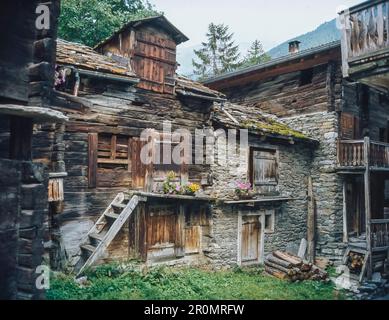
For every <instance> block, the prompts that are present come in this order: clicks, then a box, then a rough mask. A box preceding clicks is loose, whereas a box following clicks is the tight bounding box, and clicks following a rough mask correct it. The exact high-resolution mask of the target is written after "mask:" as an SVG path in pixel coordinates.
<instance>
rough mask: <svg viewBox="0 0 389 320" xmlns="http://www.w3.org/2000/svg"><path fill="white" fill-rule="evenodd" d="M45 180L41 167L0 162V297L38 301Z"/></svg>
mask: <svg viewBox="0 0 389 320" xmlns="http://www.w3.org/2000/svg"><path fill="white" fill-rule="evenodd" d="M46 189H47V179H46V177H45V176H44V174H43V167H42V166H41V165H36V164H32V163H31V162H20V161H14V160H12V161H11V160H4V159H1V160H0V207H1V208H2V210H1V215H0V268H1V272H0V273H1V275H2V276H1V278H0V298H2V299H41V298H43V297H44V291H42V290H38V289H37V288H36V286H35V281H36V278H37V277H38V276H39V274H36V273H35V271H36V268H37V266H39V265H41V264H42V255H43V232H44V227H43V222H44V219H45V217H47V209H46V207H47V191H46Z"/></svg>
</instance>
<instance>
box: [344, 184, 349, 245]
mask: <svg viewBox="0 0 389 320" xmlns="http://www.w3.org/2000/svg"><path fill="white" fill-rule="evenodd" d="M343 242H344V243H348V231H347V180H346V178H343Z"/></svg>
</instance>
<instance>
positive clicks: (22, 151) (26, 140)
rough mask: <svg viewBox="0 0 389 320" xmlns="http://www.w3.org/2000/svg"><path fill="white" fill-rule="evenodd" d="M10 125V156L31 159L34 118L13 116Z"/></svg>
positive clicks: (18, 158)
mask: <svg viewBox="0 0 389 320" xmlns="http://www.w3.org/2000/svg"><path fill="white" fill-rule="evenodd" d="M10 127H11V128H10V129H11V130H10V131H11V136H10V140H9V158H10V159H14V160H25V161H30V160H31V159H32V129H33V121H32V119H29V118H23V117H13V116H12V117H10Z"/></svg>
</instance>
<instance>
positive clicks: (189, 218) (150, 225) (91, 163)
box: [34, 16, 224, 268]
mask: <svg viewBox="0 0 389 320" xmlns="http://www.w3.org/2000/svg"><path fill="white" fill-rule="evenodd" d="M185 40H186V37H185V36H184V35H183V34H181V33H180V32H179V31H178V30H177V29H176V28H174V27H173V26H172V25H171V24H170V22H168V20H167V19H166V18H165V17H163V16H158V17H153V18H148V19H143V20H139V21H135V22H131V23H129V24H128V25H126V26H125V27H124V28H122V29H121V30H120V31H119V32H117V33H115V34H114V35H113V36H112V37H111V38H110V39H107V40H106V41H104V42H103V43H102V44H100V45H99V46H98V47H97V48H96V50H97V51H100V52H103V53H104V54H101V53H98V52H97V51H96V50H94V49H92V48H88V47H86V46H84V45H80V44H76V43H70V42H66V41H63V40H58V43H57V75H56V83H57V91H56V93H55V96H54V103H53V104H54V105H55V108H56V109H57V110H60V111H61V112H63V113H64V114H66V116H67V117H68V118H69V121H68V122H67V124H66V126H65V128H64V130H63V132H56V133H53V132H52V131H51V129H50V128H49V127H47V126H36V127H35V135H34V144H35V149H36V152H35V153H34V158H35V160H36V161H40V162H43V163H46V164H50V162H51V157H52V153H51V150H50V149H48V148H47V141H48V139H49V138H50V136H51V135H52V134H54V135H56V136H57V139H60V140H61V141H62V142H63V144H64V145H65V150H64V152H63V157H62V159H63V162H64V164H65V171H66V175H67V176H66V177H64V176H61V174H60V173H58V172H57V174H53V175H52V177H53V180H55V181H56V182H55V183H54V185H55V186H56V187H54V188H55V190H56V192H54V193H53V194H54V196H53V197H52V199H51V202H52V205H51V207H50V211H51V212H50V215H51V218H52V221H53V225H52V230H53V231H52V234H53V240H54V241H53V242H54V245H55V248H53V250H52V256H53V259H52V265H53V267H57V268H60V267H63V264H61V261H63V260H68V261H70V262H71V263H72V264H74V263H76V261H77V260H78V259H79V258H80V257H81V261H80V263H81V264H80V266H79V267H83V266H84V267H85V266H87V265H91V264H92V263H94V262H96V260H104V259H105V260H106V259H108V260H109V259H130V258H138V257H140V258H142V260H144V261H154V260H157V261H159V260H163V259H168V258H169V259H176V258H181V257H184V256H191V255H195V254H197V255H199V254H201V248H202V245H203V241H202V238H204V239H205V238H206V232H207V228H208V227H209V211H208V207H207V206H206V205H204V204H206V203H208V200H209V197H206V196H204V198H202V197H197V198H194V197H185V196H181V197H166V196H162V195H161V194H156V193H155V191H156V190H158V191H160V189H161V184H162V183H163V182H164V180H165V179H166V175H167V173H168V172H171V171H173V172H175V174H176V182H177V183H181V184H183V185H184V184H186V183H190V182H195V183H198V184H199V185H201V186H203V188H205V187H206V186H207V185H208V184H209V181H208V180H209V179H208V175H209V166H207V165H196V164H186V163H183V164H182V165H175V164H171V165H169V164H167V165H159V164H153V163H151V164H150V165H144V164H143V163H142V162H141V159H140V152H141V149H142V147H143V146H144V145H145V144H146V143H145V142H144V141H141V139H140V135H141V133H142V132H143V131H144V130H146V129H154V130H156V131H157V132H159V137H158V138H156V140H155V144H157V145H161V146H162V145H164V144H166V143H170V144H172V145H171V147H174V146H175V145H176V144H177V142H174V143H173V142H172V139H171V134H167V133H166V134H165V133H163V129H164V127H163V122H164V121H169V120H170V121H171V126H172V130H173V131H174V130H176V129H179V128H181V129H182V128H184V129H187V130H188V131H189V132H192V133H194V130H195V129H198V128H200V129H201V128H203V127H210V126H211V124H212V122H211V110H212V108H213V103H214V102H215V101H223V100H224V98H223V95H222V94H220V93H218V92H216V91H214V90H211V89H209V88H207V87H205V86H203V85H201V84H199V83H195V82H193V81H191V80H189V79H186V78H183V77H180V76H177V75H176V73H175V70H176V67H177V63H176V45H178V44H179V43H181V42H182V41H185ZM179 142H180V141H178V143H179ZM58 190H59V191H60V192H57V191H58ZM114 199H115V200H114ZM113 200H114V201H113ZM80 245H81V251H80ZM106 247H108V251H107V250H105V249H106ZM61 248H62V249H65V250H62V249H61ZM64 251H66V252H67V255H68V256H67V258H66V257H65V256H64V255H63V252H64ZM104 254H106V256H104Z"/></svg>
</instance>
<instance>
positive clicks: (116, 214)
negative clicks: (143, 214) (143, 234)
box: [77, 193, 140, 276]
mask: <svg viewBox="0 0 389 320" xmlns="http://www.w3.org/2000/svg"><path fill="white" fill-rule="evenodd" d="M127 201H128V200H126V197H125V195H124V193H119V194H118V195H117V196H116V197H115V199H114V200H113V201H112V202H111V203H110V204H109V206H108V207H107V209H106V210H105V211H104V213H103V214H102V215H101V216H100V218H99V219H98V220H97V222H96V223H95V225H94V226H93V227H92V228H91V229H90V230H89V232H88V234H87V237H86V239H85V242H84V243H83V244H82V245H80V249H81V258H80V259H81V262H83V264H82V265H81V268H80V270H79V271H78V273H77V276H79V275H81V274H82V273H83V272H84V271H85V269H86V268H88V267H90V266H92V265H93V264H94V263H95V262H96V261H97V260H98V259H99V258H100V257H101V255H102V254H103V253H104V252H105V250H106V249H107V247H108V246H109V245H110V243H111V242H112V241H113V239H114V238H115V236H116V235H117V234H118V232H119V231H120V230H121V228H122V227H123V225H124V224H125V223H126V221H127V220H128V219H129V217H130V216H131V214H132V213H133V212H134V210H135V208H136V207H137V206H138V203H139V201H140V199H139V197H138V196H137V195H133V196H132V197H131V199H130V201H128V203H126V202H127ZM85 257H86V258H85Z"/></svg>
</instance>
